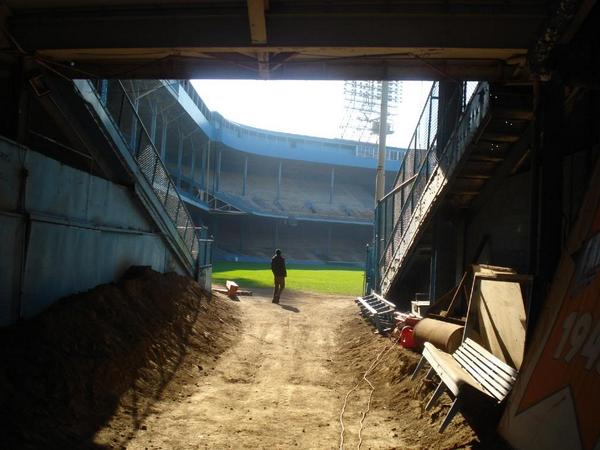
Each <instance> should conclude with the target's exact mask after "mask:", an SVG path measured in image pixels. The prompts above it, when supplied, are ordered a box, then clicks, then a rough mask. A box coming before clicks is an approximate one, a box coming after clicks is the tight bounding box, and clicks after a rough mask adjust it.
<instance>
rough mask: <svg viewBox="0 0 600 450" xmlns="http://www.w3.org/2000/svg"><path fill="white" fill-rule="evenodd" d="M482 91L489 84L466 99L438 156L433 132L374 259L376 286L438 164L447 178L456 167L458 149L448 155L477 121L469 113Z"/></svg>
mask: <svg viewBox="0 0 600 450" xmlns="http://www.w3.org/2000/svg"><path fill="white" fill-rule="evenodd" d="M485 90H488V91H489V84H488V83H486V82H480V83H479V84H478V85H477V88H476V89H475V91H474V93H473V95H472V96H471V98H470V99H469V101H468V103H467V104H466V106H465V108H464V110H463V112H462V114H461V117H460V119H459V121H458V124H457V126H456V127H455V128H454V130H453V132H452V134H451V135H450V137H449V138H448V140H447V142H446V145H445V146H444V148H443V150H442V151H441V152H437V151H436V146H435V145H431V144H433V143H434V142H435V140H436V139H437V132H436V137H435V138H434V139H433V140H432V141H431V143H430V148H429V149H428V151H427V155H426V157H425V158H424V159H423V161H422V163H421V165H420V166H419V170H418V171H417V177H416V179H415V180H414V182H413V183H412V185H411V186H410V190H409V192H408V195H407V199H410V201H409V200H406V201H404V202H403V204H402V207H401V210H400V214H399V215H398V219H397V220H395V223H394V227H393V229H392V232H391V235H390V238H389V240H387V242H386V243H385V249H384V251H383V252H381V254H380V255H378V256H379V261H378V267H379V270H378V272H379V277H380V280H379V281H380V282H381V281H383V280H384V279H385V277H386V276H387V273H388V272H389V270H390V269H391V265H390V264H387V267H386V263H388V262H390V261H391V260H392V259H393V256H394V253H395V251H396V249H397V248H398V247H399V246H398V245H397V244H395V242H396V241H401V240H402V239H403V238H404V232H405V230H406V229H408V228H409V226H410V223H411V221H412V220H413V212H414V209H415V206H416V205H417V204H418V202H419V200H420V199H421V196H422V194H423V192H424V191H425V188H426V186H427V183H428V181H429V179H430V178H431V176H432V175H433V173H434V171H435V170H436V169H437V167H438V166H439V165H440V164H442V163H443V164H444V165H445V168H446V170H447V171H448V172H447V173H446V175H448V176H449V175H450V173H451V172H452V170H453V169H454V168H455V167H456V162H457V161H456V159H455V156H456V155H455V153H456V150H458V149H457V148H454V149H453V150H454V152H453V153H454V154H453V155H450V152H451V149H452V148H453V147H455V146H456V145H457V142H456V139H457V136H459V135H460V134H461V133H463V134H464V133H466V132H467V131H468V129H469V125H470V123H471V122H473V121H474V120H475V119H476V118H477V117H476V115H475V114H474V112H473V109H474V108H475V107H476V99H477V98H479V97H481V95H482V94H484V91H485ZM467 122H468V123H467ZM465 124H466V125H465ZM450 158H453V159H452V160H450ZM417 191H419V192H417ZM386 201H389V198H388V199H386ZM378 207H379V205H378ZM409 208H410V212H409ZM405 220H406V225H404V226H403V223H404V221H405Z"/></svg>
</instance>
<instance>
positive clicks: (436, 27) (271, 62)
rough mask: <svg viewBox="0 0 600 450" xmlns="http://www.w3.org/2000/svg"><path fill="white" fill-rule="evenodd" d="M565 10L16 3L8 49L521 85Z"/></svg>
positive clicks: (466, 3) (190, 71)
mask: <svg viewBox="0 0 600 450" xmlns="http://www.w3.org/2000/svg"><path fill="white" fill-rule="evenodd" d="M555 3H556V2H554V1H550V0H518V1H516V0H515V1H511V0H459V1H452V2H449V1H447V0H427V1H423V0H370V1H360V0H331V1H312V0H247V1H233V0H221V1H216V0H212V1H211V0H176V1H167V0H162V1H159V0H155V1H151V0H5V2H4V4H5V6H3V8H4V9H3V10H2V11H0V20H1V21H2V23H3V28H4V30H5V32H6V33H4V34H5V37H4V42H2V41H1V40H0V46H3V47H4V48H5V50H8V49H13V51H15V49H16V51H17V52H19V53H21V55H26V56H27V57H29V58H31V59H34V60H35V61H37V62H39V63H40V64H42V65H48V66H50V67H52V69H53V70H56V71H60V72H61V73H62V74H66V75H67V76H70V77H91V76H94V77H113V78H187V79H191V78H272V79H443V78H448V79H472V80H474V79H486V80H515V79H526V78H528V64H527V61H526V59H527V58H526V56H527V52H528V49H530V48H532V47H533V46H534V45H535V43H536V38H537V37H538V36H541V35H544V33H543V29H544V24H545V23H546V19H547V18H548V16H549V15H550V13H551V11H552V8H551V6H552V5H554V4H555ZM563 3H565V2H564V1H563ZM567 3H594V2H593V1H583V2H579V1H570V2H569V1H567Z"/></svg>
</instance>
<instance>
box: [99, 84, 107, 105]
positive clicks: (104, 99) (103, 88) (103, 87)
mask: <svg viewBox="0 0 600 450" xmlns="http://www.w3.org/2000/svg"><path fill="white" fill-rule="evenodd" d="M100 101H101V102H102V104H103V105H106V103H107V102H108V80H101V81H100Z"/></svg>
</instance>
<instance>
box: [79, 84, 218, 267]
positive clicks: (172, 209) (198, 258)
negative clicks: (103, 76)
mask: <svg viewBox="0 0 600 450" xmlns="http://www.w3.org/2000/svg"><path fill="white" fill-rule="evenodd" d="M90 83H91V84H92V85H93V86H94V88H95V90H96V95H97V96H98V99H99V100H100V102H101V103H102V104H103V105H104V108H105V109H106V111H107V112H108V113H109V117H110V118H111V120H112V121H113V123H114V125H115V128H116V129H117V130H119V132H120V133H121V136H122V137H123V140H124V142H125V143H126V144H127V147H128V150H129V152H130V154H131V155H132V156H133V158H134V159H135V161H136V162H137V164H138V166H139V168H140V170H141V172H142V174H143V175H144V178H145V179H146V181H147V182H148V183H149V184H150V186H151V187H152V191H153V192H154V193H155V194H156V197H157V198H158V200H159V202H160V204H161V205H162V206H163V207H164V210H165V211H166V213H167V215H168V216H169V218H170V219H171V222H172V225H173V226H174V227H175V229H176V230H177V233H178V235H179V237H180V238H181V240H182V241H183V243H184V246H185V248H186V249H187V250H188V251H189V252H190V255H191V257H192V260H193V262H194V264H195V265H196V267H201V266H205V265H207V264H209V263H210V251H211V249H210V246H211V240H210V239H208V230H207V229H206V227H196V226H195V225H194V222H193V220H192V217H191V215H190V213H189V211H188V209H187V207H186V206H185V203H184V202H183V200H182V199H181V197H180V196H179V193H178V192H177V188H176V184H175V183H174V182H173V180H172V179H171V176H170V175H169V171H168V170H167V167H166V166H165V164H164V162H163V161H162V160H161V158H160V153H159V152H158V150H157V149H156V147H155V146H154V143H153V142H152V139H151V138H150V135H149V133H148V132H147V130H146V128H145V127H144V124H143V122H142V120H141V118H140V117H139V115H138V112H137V107H136V106H137V105H136V104H135V102H134V101H132V99H131V98H130V97H129V95H128V94H127V90H126V89H125V87H124V86H123V84H122V82H121V81H119V80H94V81H90Z"/></svg>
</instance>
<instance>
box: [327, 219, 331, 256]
mask: <svg viewBox="0 0 600 450" xmlns="http://www.w3.org/2000/svg"><path fill="white" fill-rule="evenodd" d="M327 259H329V260H330V261H331V259H332V258H331V222H329V223H328V224H327Z"/></svg>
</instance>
